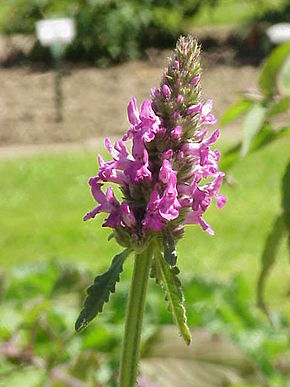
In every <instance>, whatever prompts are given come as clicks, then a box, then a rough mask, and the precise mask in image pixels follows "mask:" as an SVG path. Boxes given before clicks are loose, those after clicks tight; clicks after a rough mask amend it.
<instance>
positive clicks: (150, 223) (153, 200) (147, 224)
mask: <svg viewBox="0 0 290 387" xmlns="http://www.w3.org/2000/svg"><path fill="white" fill-rule="evenodd" d="M159 203H160V196H159V194H158V192H157V191H152V193H151V195H150V200H149V202H148V204H147V207H146V214H145V218H144V220H143V221H142V224H143V227H144V231H148V230H150V229H151V230H153V231H160V230H162V228H163V227H164V223H163V221H162V217H161V215H160V213H159Z"/></svg>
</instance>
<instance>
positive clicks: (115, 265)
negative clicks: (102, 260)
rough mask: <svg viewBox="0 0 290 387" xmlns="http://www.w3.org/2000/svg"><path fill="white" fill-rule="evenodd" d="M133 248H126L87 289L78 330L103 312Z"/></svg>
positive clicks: (77, 325)
mask: <svg viewBox="0 0 290 387" xmlns="http://www.w3.org/2000/svg"><path fill="white" fill-rule="evenodd" d="M130 252H131V250H130V249H126V250H124V251H123V252H122V253H121V254H118V255H116V256H115V257H114V259H113V261H112V263H111V266H110V267H109V269H108V270H107V271H106V272H105V273H103V274H100V275H98V276H97V277H96V278H95V280H94V283H93V285H91V286H90V287H89V288H88V289H87V297H86V299H85V302H84V305H83V309H82V310H81V313H80V315H79V317H78V319H77V321H76V324H75V329H76V331H81V330H82V329H84V328H85V327H86V326H87V325H88V323H89V322H90V321H92V320H93V319H94V318H95V317H96V316H97V314H98V313H100V312H102V310H103V306H104V303H105V302H108V301H109V297H110V293H114V292H115V286H116V283H117V282H118V281H119V280H120V273H121V272H122V271H123V263H124V261H125V259H126V258H127V257H128V255H129V254H130Z"/></svg>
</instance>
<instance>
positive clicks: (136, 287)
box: [119, 245, 152, 387]
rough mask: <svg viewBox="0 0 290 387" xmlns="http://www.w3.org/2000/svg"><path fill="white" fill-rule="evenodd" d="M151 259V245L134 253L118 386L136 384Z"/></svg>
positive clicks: (125, 386)
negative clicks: (139, 252)
mask: <svg viewBox="0 0 290 387" xmlns="http://www.w3.org/2000/svg"><path fill="white" fill-rule="evenodd" d="M151 260H152V245H151V246H149V247H148V248H147V249H146V250H144V251H143V252H142V253H141V254H136V257H135V263H134V272H133V277H132V282H131V289H130V293H129V300H128V306H127V315H126V323H125V334H124V340H123V347H122V354H121V365H120V377H119V387H135V386H136V379H137V371H138V362H139V357H140V341H141V329H142V322H143V315H144V307H145V297H146V290H147V283H148V278H149V270H150V266H151Z"/></svg>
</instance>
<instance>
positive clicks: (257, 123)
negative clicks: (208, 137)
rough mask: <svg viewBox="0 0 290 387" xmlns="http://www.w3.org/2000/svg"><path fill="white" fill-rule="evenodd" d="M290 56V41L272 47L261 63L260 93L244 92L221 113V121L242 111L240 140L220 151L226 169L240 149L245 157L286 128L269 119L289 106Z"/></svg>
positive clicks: (276, 136)
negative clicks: (276, 126)
mask: <svg viewBox="0 0 290 387" xmlns="http://www.w3.org/2000/svg"><path fill="white" fill-rule="evenodd" d="M289 58H290V43H284V44H282V45H281V46H278V47H277V48H275V49H274V50H273V51H272V52H271V53H270V55H269V57H268V58H266V60H265V62H264V65H263V67H262V70H261V75H260V78H259V86H260V93H259V95H247V96H243V97H242V98H241V99H240V100H239V101H238V102H236V103H235V104H233V105H232V106H230V107H229V108H228V109H227V110H226V112H225V113H224V115H223V117H222V121H221V122H222V124H223V125H226V124H228V123H229V122H230V121H232V120H234V119H236V118H238V117H240V116H241V115H243V114H244V115H245V117H244V122H243V128H242V130H243V132H242V141H241V142H240V143H238V144H237V145H236V146H235V147H233V148H231V149H230V150H229V151H228V152H226V153H225V154H224V155H223V159H222V165H223V167H224V168H225V169H229V168H230V167H231V166H232V165H233V164H234V163H235V162H236V161H237V160H238V154H239V153H240V156H241V157H244V156H246V154H247V153H248V152H249V151H250V150H257V149H259V148H261V147H262V146H264V145H266V144H267V143H269V142H272V141H274V140H276V139H277V138H279V137H280V136H281V135H284V134H285V132H288V131H289V130H288V127H286V128H285V127H278V128H274V126H273V124H272V122H270V121H271V120H272V119H273V118H275V116H276V115H278V114H281V113H285V112H287V111H288V109H289V106H290V98H289V73H288V70H287V69H289ZM279 85H280V86H279Z"/></svg>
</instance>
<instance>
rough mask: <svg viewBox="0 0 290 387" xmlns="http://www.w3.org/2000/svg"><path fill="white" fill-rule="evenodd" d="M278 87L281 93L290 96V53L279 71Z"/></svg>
mask: <svg viewBox="0 0 290 387" xmlns="http://www.w3.org/2000/svg"><path fill="white" fill-rule="evenodd" d="M278 88H279V92H280V94H282V95H287V96H290V55H288V56H287V58H286V59H285V61H284V63H283V65H282V68H281V70H280V72H279V75H278Z"/></svg>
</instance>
